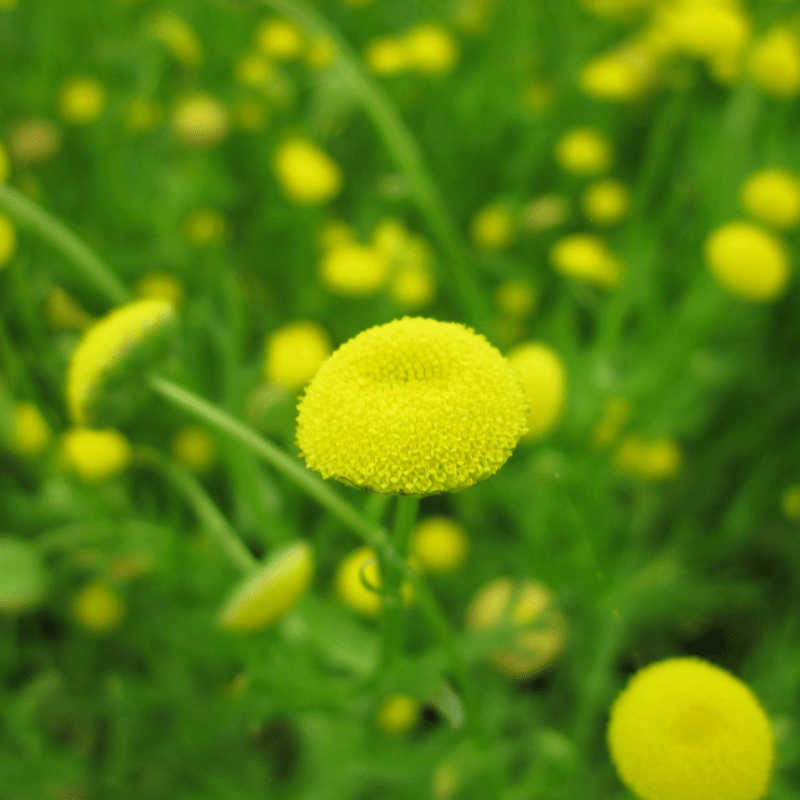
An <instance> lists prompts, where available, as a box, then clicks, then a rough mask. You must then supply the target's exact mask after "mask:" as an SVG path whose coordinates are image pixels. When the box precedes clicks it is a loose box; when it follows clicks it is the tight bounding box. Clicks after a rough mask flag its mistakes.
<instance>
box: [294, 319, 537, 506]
mask: <svg viewBox="0 0 800 800" xmlns="http://www.w3.org/2000/svg"><path fill="white" fill-rule="evenodd" d="M527 413H528V410H527V404H526V401H525V396H524V392H523V389H522V386H521V385H520V382H519V379H518V377H517V376H516V374H515V372H514V370H513V369H512V367H511V365H510V364H509V363H508V361H506V359H505V358H503V356H502V355H501V354H500V352H499V351H498V350H497V349H495V348H494V347H492V345H490V344H489V343H488V342H487V341H486V339H485V338H484V337H482V336H479V335H477V334H476V333H475V332H474V331H472V330H471V329H469V328H466V327H464V326H463V325H459V324H457V323H453V322H439V321H437V320H433V319H424V318H420V317H404V318H403V319H400V320H394V321H393V322H389V323H387V324H386V325H380V326H377V327H374V328H370V329H369V330H366V331H363V332H362V333H360V334H358V335H357V336H355V337H354V338H353V339H351V340H350V341H349V342H347V343H345V344H344V345H342V347H340V348H339V349H338V350H337V351H336V352H335V353H334V354H333V355H332V356H331V357H330V358H329V359H328V360H327V361H326V362H325V363H324V364H323V365H322V366H321V367H320V369H319V371H318V372H317V374H316V375H315V376H314V379H313V380H312V381H311V383H310V384H309V386H308V388H307V389H306V393H305V395H304V396H303V398H302V399H301V401H300V404H299V407H298V416H297V444H298V446H299V448H300V452H301V455H302V456H303V458H304V459H305V461H306V463H307V464H308V466H309V467H310V468H311V469H313V470H315V471H316V472H319V473H320V474H321V475H322V476H323V477H324V478H336V479H338V480H341V481H344V482H345V483H349V484H352V485H354V486H358V487H361V488H364V489H371V490H373V491H376V492H382V493H384V494H410V495H429V494H436V493H438V492H446V491H453V490H456V489H463V488H465V487H467V486H472V485H473V484H474V483H477V482H478V481H479V480H482V479H483V478H487V477H489V476H490V475H493V474H494V473H495V472H497V470H498V469H500V467H501V466H502V465H503V464H504V463H505V461H506V460H507V459H508V457H509V456H510V455H511V452H512V451H513V449H514V447H515V446H516V444H517V442H518V441H519V439H520V437H521V436H522V435H523V433H525V430H526V419H527Z"/></svg>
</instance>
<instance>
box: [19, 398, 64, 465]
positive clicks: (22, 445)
mask: <svg viewBox="0 0 800 800" xmlns="http://www.w3.org/2000/svg"><path fill="white" fill-rule="evenodd" d="M52 438H53V434H52V432H51V430H50V426H49V425H48V424H47V420H46V419H45V418H44V415H43V414H42V412H41V411H39V408H38V406H35V405H34V404H33V403H29V402H27V401H20V402H18V403H15V405H14V410H13V418H12V421H11V440H10V441H9V443H8V447H9V450H11V452H12V453H15V454H16V455H18V456H21V457H22V458H36V457H37V456H40V455H41V454H42V453H44V451H45V450H47V447H48V445H49V444H50V440H51V439H52Z"/></svg>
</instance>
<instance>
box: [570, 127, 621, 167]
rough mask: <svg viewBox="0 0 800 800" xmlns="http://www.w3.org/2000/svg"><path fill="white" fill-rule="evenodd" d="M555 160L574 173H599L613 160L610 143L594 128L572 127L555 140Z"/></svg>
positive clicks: (609, 165)
mask: <svg viewBox="0 0 800 800" xmlns="http://www.w3.org/2000/svg"><path fill="white" fill-rule="evenodd" d="M555 156H556V161H557V162H558V165H559V166H560V167H561V168H562V169H563V170H564V171H565V172H571V173H573V174H575V175H600V174H601V173H603V172H607V171H608V170H609V169H610V168H611V165H612V163H613V161H614V156H613V153H612V150H611V144H610V143H609V141H608V139H607V138H606V137H605V136H604V135H603V134H602V133H601V132H600V131H598V130H596V129H595V128H573V129H572V130H569V131H567V132H566V133H565V134H564V135H563V136H561V138H560V139H559V140H558V142H556V152H555Z"/></svg>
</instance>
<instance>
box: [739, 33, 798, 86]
mask: <svg viewBox="0 0 800 800" xmlns="http://www.w3.org/2000/svg"><path fill="white" fill-rule="evenodd" d="M749 66H750V76H751V77H752V79H753V82H754V83H755V84H756V85H757V86H758V87H759V88H760V89H762V90H763V91H764V92H766V93H767V94H770V95H772V96H773V97H780V98H786V97H796V96H797V95H798V94H800V40H798V37H797V35H796V34H795V33H794V31H792V30H791V29H790V28H775V29H773V30H771V31H770V32H769V33H767V34H766V36H764V37H763V38H761V39H759V40H758V41H757V42H756V43H755V44H754V45H753V48H752V50H751V51H750V64H749Z"/></svg>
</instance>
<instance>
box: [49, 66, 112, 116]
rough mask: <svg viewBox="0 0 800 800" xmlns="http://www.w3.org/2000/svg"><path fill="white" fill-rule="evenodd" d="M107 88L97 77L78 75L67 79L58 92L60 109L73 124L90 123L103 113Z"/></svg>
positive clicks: (62, 114)
mask: <svg viewBox="0 0 800 800" xmlns="http://www.w3.org/2000/svg"><path fill="white" fill-rule="evenodd" d="M105 105H106V90H105V88H104V87H103V84H102V83H100V81H98V80H97V79H96V78H90V77H88V76H86V75H78V76H75V77H73V78H70V79H69V80H67V81H65V82H64V84H63V85H62V86H61V89H60V90H59V93H58V110H59V112H60V113H61V116H62V117H63V118H64V119H65V120H66V121H67V122H70V123H72V124H73V125H88V124H90V123H92V122H94V121H95V120H96V119H98V118H99V117H100V115H101V114H102V113H103V109H104V108H105Z"/></svg>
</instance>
